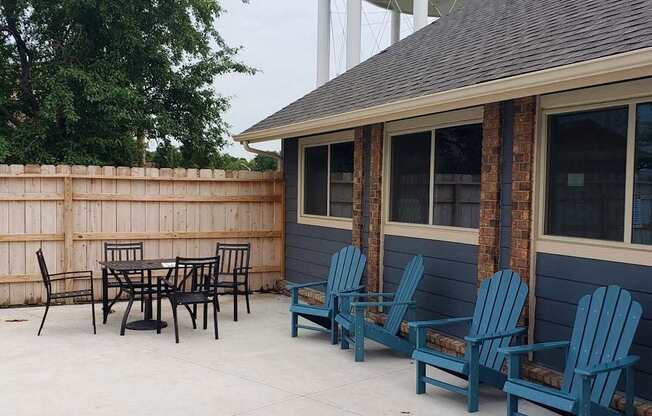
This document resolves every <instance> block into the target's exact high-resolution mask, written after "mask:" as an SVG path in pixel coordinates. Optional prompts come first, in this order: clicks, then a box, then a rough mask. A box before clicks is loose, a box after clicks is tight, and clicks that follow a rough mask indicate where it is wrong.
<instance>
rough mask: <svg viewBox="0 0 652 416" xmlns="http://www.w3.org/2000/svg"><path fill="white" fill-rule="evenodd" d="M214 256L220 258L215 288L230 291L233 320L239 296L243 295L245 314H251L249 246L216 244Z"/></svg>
mask: <svg viewBox="0 0 652 416" xmlns="http://www.w3.org/2000/svg"><path fill="white" fill-rule="evenodd" d="M215 255H216V256H218V257H219V258H220V269H219V273H218V278H217V287H218V288H224V289H231V290H232V294H233V320H234V321H237V320H238V295H239V294H244V295H245V299H246V302H247V313H251V308H250V306H249V271H250V270H251V267H250V266H249V261H250V258H251V244H249V243H246V244H223V243H217V246H216V248H215ZM241 288H243V289H244V291H242V290H241Z"/></svg>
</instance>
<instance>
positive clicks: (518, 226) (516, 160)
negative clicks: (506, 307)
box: [510, 97, 536, 282]
mask: <svg viewBox="0 0 652 416" xmlns="http://www.w3.org/2000/svg"><path fill="white" fill-rule="evenodd" d="M535 121H536V98H535V97H526V98H519V99H517V100H514V136H513V137H514V139H513V140H514V144H513V151H512V241H511V247H512V251H511V259H510V267H511V268H512V269H513V270H514V271H516V272H518V273H519V274H520V275H521V277H522V278H523V279H524V280H525V281H527V282H529V281H530V263H531V260H532V259H531V258H530V254H531V250H530V247H531V241H532V180H533V178H534V172H533V168H534V137H535V134H534V128H535Z"/></svg>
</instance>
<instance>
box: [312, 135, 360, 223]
mask: <svg viewBox="0 0 652 416" xmlns="http://www.w3.org/2000/svg"><path fill="white" fill-rule="evenodd" d="M314 141H316V142H319V140H314ZM300 154H301V155H302V156H301V157H302V159H303V162H302V173H301V172H300V175H302V182H301V184H302V204H303V205H302V207H303V211H301V212H302V215H309V216H321V217H331V218H335V219H349V218H351V217H352V216H353V142H352V141H345V142H334V143H326V144H316V145H312V144H311V141H308V142H307V143H306V144H305V145H304V146H300ZM300 206H301V205H300ZM315 225H320V224H315ZM327 226H328V225H327Z"/></svg>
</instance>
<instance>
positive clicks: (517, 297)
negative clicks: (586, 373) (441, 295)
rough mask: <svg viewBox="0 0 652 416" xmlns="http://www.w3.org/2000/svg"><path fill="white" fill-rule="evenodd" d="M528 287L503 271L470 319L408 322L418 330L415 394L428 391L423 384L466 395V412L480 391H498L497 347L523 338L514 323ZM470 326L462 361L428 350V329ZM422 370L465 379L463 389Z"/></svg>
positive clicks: (486, 287) (483, 288)
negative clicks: (490, 388) (482, 387)
mask: <svg viewBox="0 0 652 416" xmlns="http://www.w3.org/2000/svg"><path fill="white" fill-rule="evenodd" d="M527 293H528V288H527V285H526V284H525V283H524V282H523V281H522V280H521V278H520V276H519V275H518V274H517V273H515V272H513V271H511V270H504V271H500V272H498V273H496V274H494V275H493V277H491V278H490V279H487V280H485V281H484V282H482V284H481V285H480V290H479V292H478V299H477V301H476V304H475V312H474V314H473V316H472V317H468V318H453V319H442V320H436V321H421V322H410V327H412V328H416V330H417V347H416V349H415V350H414V353H413V354H412V358H413V359H414V360H415V361H416V364H417V394H423V393H425V391H426V383H428V384H432V385H433V386H437V387H439V388H443V389H446V390H449V391H452V392H456V393H461V394H463V395H465V396H467V405H468V411H469V412H476V411H477V410H478V386H479V384H480V383H487V384H491V385H493V386H496V387H498V388H502V387H503V384H504V383H505V380H506V376H505V375H504V374H502V373H501V371H500V370H501V367H502V365H503V361H504V358H505V357H504V355H503V354H501V353H499V352H498V348H499V347H505V346H508V345H509V344H510V342H511V341H512V339H514V338H515V337H517V336H519V335H522V334H523V333H525V331H526V328H518V327H517V324H518V319H519V316H520V315H521V312H522V311H523V306H524V305H525V300H526V298H527ZM462 323H467V324H468V323H470V324H471V326H470V329H469V332H468V334H469V335H468V336H466V337H464V340H465V341H466V350H465V354H464V357H463V358H459V357H456V356H453V355H449V354H446V353H443V352H439V351H434V350H432V349H429V348H427V347H426V329H427V328H429V327H443V326H450V325H457V324H462ZM426 365H431V366H433V367H437V368H440V369H442V370H444V371H446V372H448V373H450V374H453V375H457V376H459V377H461V378H465V379H467V380H468V386H467V387H466V388H461V387H458V386H454V385H452V384H449V383H446V382H443V381H440V380H436V379H433V378H430V377H427V376H426Z"/></svg>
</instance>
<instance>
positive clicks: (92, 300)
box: [91, 282, 97, 335]
mask: <svg viewBox="0 0 652 416" xmlns="http://www.w3.org/2000/svg"><path fill="white" fill-rule="evenodd" d="M92 284H93V282H91V285H92ZM94 298H95V296H94V295H93V293H92V292H91V313H92V316H93V334H94V335H96V334H97V327H96V326H95V299H94Z"/></svg>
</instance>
